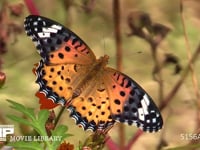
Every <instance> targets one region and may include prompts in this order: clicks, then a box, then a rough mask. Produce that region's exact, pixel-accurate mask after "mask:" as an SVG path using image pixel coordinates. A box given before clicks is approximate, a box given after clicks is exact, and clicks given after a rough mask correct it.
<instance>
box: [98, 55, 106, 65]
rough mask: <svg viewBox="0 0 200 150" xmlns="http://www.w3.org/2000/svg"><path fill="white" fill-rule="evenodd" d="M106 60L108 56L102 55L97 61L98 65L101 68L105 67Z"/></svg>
mask: <svg viewBox="0 0 200 150" xmlns="http://www.w3.org/2000/svg"><path fill="white" fill-rule="evenodd" d="M108 60H109V56H108V55H104V56H102V57H100V58H99V59H98V60H97V61H99V63H100V64H101V65H102V66H106V65H107V64H108Z"/></svg>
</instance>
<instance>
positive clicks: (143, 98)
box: [105, 68, 163, 132]
mask: <svg viewBox="0 0 200 150" xmlns="http://www.w3.org/2000/svg"><path fill="white" fill-rule="evenodd" d="M107 72H109V73H108V74H107V77H106V79H107V80H106V81H105V83H107V84H106V86H107V87H108V88H107V89H108V92H109V96H110V106H111V113H112V117H113V119H114V120H116V121H119V122H122V123H127V124H129V125H132V124H134V125H136V126H137V127H139V128H141V129H142V130H143V131H147V132H156V131H158V130H160V129H161V128H162V124H163V121H162V117H161V114H160V112H159V110H158V108H157V107H156V105H155V104H154V102H153V100H152V98H151V97H150V96H149V95H148V94H147V93H146V92H145V91H144V90H143V89H142V88H141V87H140V86H139V85H138V84H137V83H136V82H135V81H133V80H132V79H131V78H130V77H128V76H127V75H125V74H123V73H121V72H119V71H116V70H114V69H111V68H108V69H107Z"/></svg>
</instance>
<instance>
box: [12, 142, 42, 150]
mask: <svg viewBox="0 0 200 150" xmlns="http://www.w3.org/2000/svg"><path fill="white" fill-rule="evenodd" d="M8 145H9V146H13V147H14V148H16V149H17V150H42V149H43V148H42V145H41V144H40V143H38V142H34V141H31V142H24V141H18V142H13V143H9V144H8Z"/></svg>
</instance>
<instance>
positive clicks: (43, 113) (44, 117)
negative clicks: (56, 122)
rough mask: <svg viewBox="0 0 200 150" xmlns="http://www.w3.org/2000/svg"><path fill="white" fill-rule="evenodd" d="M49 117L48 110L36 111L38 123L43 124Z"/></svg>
mask: <svg viewBox="0 0 200 150" xmlns="http://www.w3.org/2000/svg"><path fill="white" fill-rule="evenodd" d="M48 117H49V111H48V110H40V111H39V113H38V123H39V124H40V125H43V126H44V125H45V123H46V121H47V119H48Z"/></svg>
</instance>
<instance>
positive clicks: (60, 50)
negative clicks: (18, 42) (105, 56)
mask: <svg viewBox="0 0 200 150" xmlns="http://www.w3.org/2000/svg"><path fill="white" fill-rule="evenodd" d="M24 28H25V30H26V33H27V35H28V36H30V37H31V38H32V40H33V42H34V43H35V45H36V48H37V49H38V52H39V54H40V56H41V57H42V59H43V61H44V62H45V63H51V64H62V63H76V64H90V63H93V62H94V61H95V60H96V58H95V55H94V54H93V52H92V51H91V50H90V48H89V47H88V46H87V44H86V43H85V42H83V40H81V38H79V37H78V36H77V35H76V34H75V33H73V32H72V31H70V30H69V29H67V28H65V27H64V26H62V25H61V24H59V23H57V22H55V21H53V20H50V19H48V18H45V17H41V16H35V15H30V16H28V17H26V19H25V21H24Z"/></svg>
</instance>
